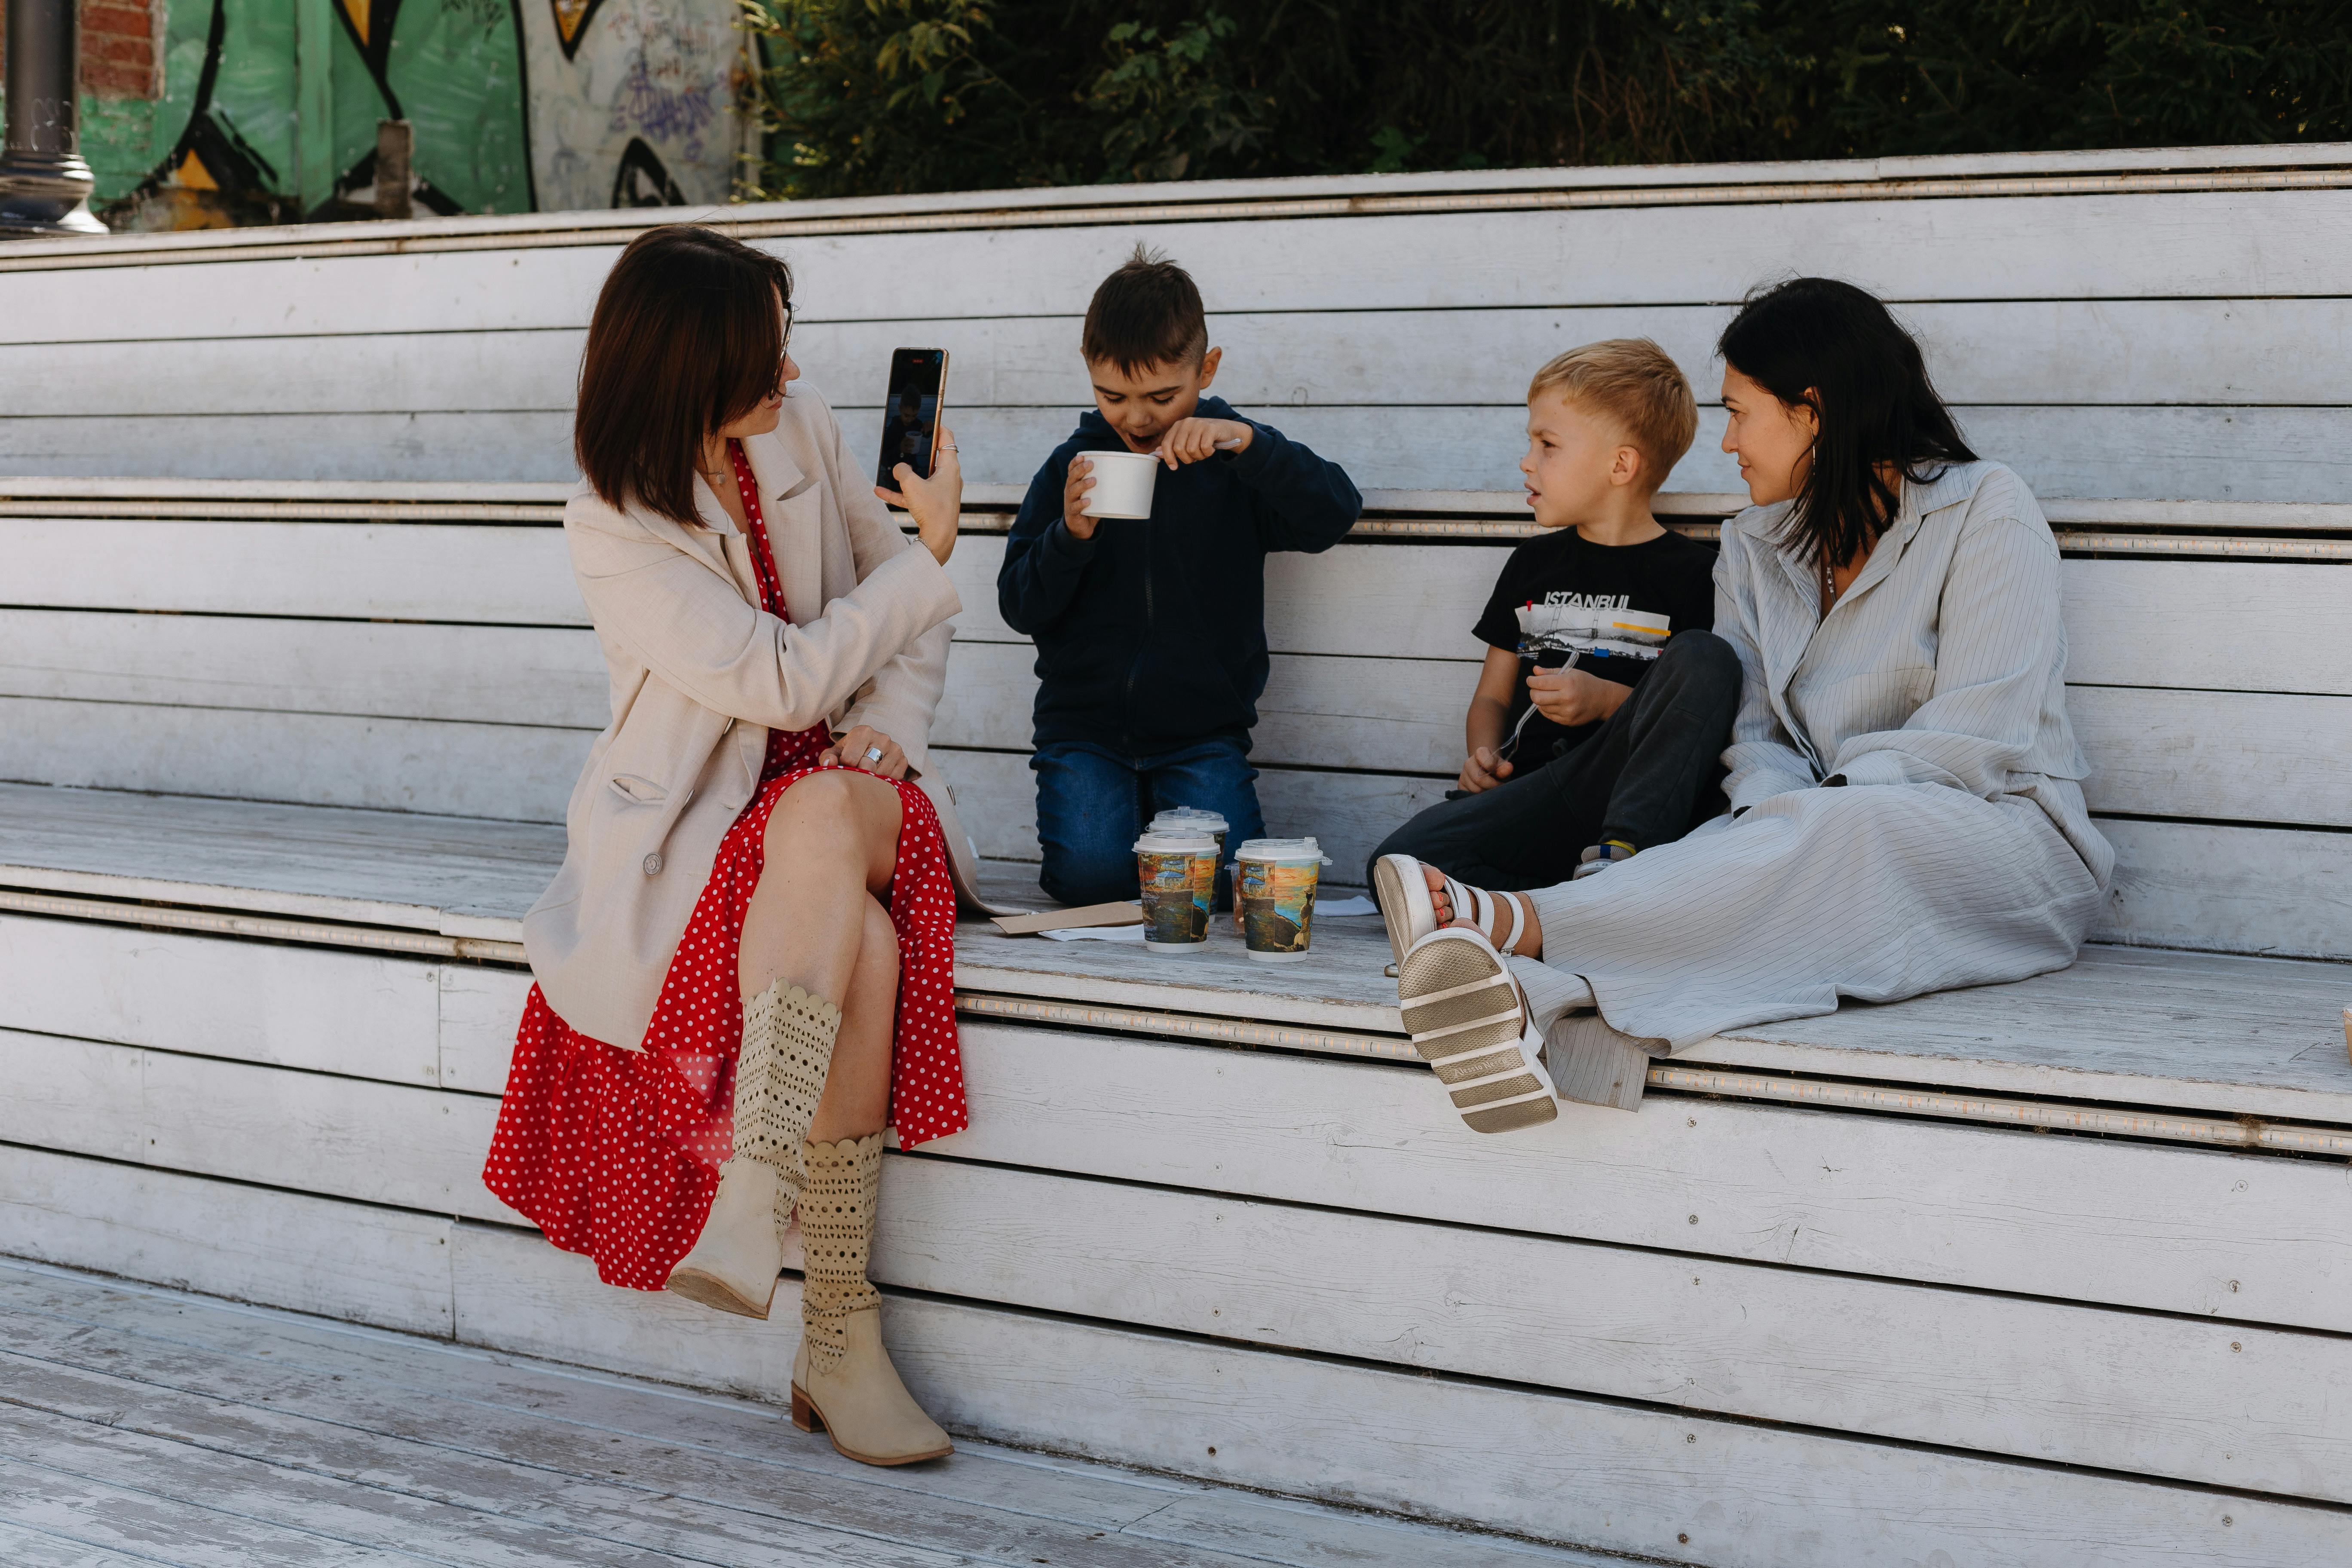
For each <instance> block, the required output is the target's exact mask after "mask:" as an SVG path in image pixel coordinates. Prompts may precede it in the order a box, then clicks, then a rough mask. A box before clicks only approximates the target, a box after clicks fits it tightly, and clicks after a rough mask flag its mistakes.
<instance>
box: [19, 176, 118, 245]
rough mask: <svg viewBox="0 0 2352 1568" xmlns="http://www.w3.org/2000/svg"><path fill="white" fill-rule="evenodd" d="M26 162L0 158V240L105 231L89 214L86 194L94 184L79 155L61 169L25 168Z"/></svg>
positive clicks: (102, 232)
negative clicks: (0, 238) (1, 238)
mask: <svg viewBox="0 0 2352 1568" xmlns="http://www.w3.org/2000/svg"><path fill="white" fill-rule="evenodd" d="M26 162H27V160H23V159H18V158H13V157H11V158H0V237H7V238H26V239H29V238H33V237H37V236H40V235H79V234H104V233H105V232H106V226H105V225H104V224H102V223H100V222H99V221H98V219H97V218H96V217H94V216H91V215H90V210H89V192H90V187H91V185H92V184H94V183H95V182H94V181H92V180H91V178H90V173H89V164H88V163H83V162H82V161H81V159H80V158H79V156H75V157H73V158H72V159H71V160H70V162H69V163H68V164H67V166H66V167H64V168H59V167H58V166H57V163H47V162H46V161H45V166H36V167H31V168H27V167H26V166H25V165H26Z"/></svg>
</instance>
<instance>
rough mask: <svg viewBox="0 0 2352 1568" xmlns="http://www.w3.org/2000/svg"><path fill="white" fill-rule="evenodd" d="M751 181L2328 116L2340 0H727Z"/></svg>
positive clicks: (2346, 131) (2344, 129)
mask: <svg viewBox="0 0 2352 1568" xmlns="http://www.w3.org/2000/svg"><path fill="white" fill-rule="evenodd" d="M743 5H744V14H745V19H746V24H747V26H750V27H751V30H752V31H753V32H754V33H755V34H757V35H758V36H759V44H760V47H761V52H762V58H763V59H764V61H765V64H766V69H765V71H764V73H763V84H764V86H763V94H764V105H765V110H766V112H767V115H768V124H769V162H768V166H767V172H766V184H767V186H768V189H769V194H771V195H795V196H818V195H867V194H874V193H881V192H912V191H937V190H974V189H986V188H992V187H1004V186H1020V185H1044V184H1097V183H1108V182H1123V181H1133V180H1166V179H1213V178H1228V177H1244V176H1252V175H1269V174H1337V173H1351V172H1360V171H1367V170H1395V169H1463V168H1481V167H1518V166H1528V165H1539V164H1578V163H1679V162H1696V161H1713V160H1726V159H1748V158H1811V157H1850V156H1863V155H1875V154H1893V153H1962V152H2000V151H2016V150H2022V149H2038V148H2077V147H2116V146H2160V145H2189V144H2197V143H2210V142H2273V141H2323V140H2337V139H2347V138H2352V0H2281V3H2278V4H2271V5H2264V4H2260V3H2258V0H2215V3H2213V4H2208V5H2196V4H2180V3H2179V0H2172V3H2167V0H2055V3H2053V0H1913V3H1911V4H1906V5H1896V4H1893V3H1891V0H1809V3H1800V0H1260V3H1259V4H1255V5H1248V4H1244V3H1243V0H1210V3H1208V4H1181V3H1177V0H1118V4H1115V5H1114V4H1109V3H1108V0H743Z"/></svg>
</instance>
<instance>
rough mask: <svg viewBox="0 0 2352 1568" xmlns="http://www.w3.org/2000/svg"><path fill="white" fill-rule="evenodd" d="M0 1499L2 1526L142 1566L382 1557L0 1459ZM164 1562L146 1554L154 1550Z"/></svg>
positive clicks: (244, 1567)
mask: <svg viewBox="0 0 2352 1568" xmlns="http://www.w3.org/2000/svg"><path fill="white" fill-rule="evenodd" d="M0 1494H5V1497H6V1498H7V1501H6V1502H5V1504H0V1506H5V1508H6V1509H7V1510H8V1515H9V1517H8V1519H7V1521H6V1522H9V1523H13V1524H16V1525H20V1526H25V1527H27V1528H32V1529H38V1530H44V1531H47V1532H49V1533H51V1534H53V1535H57V1536H60V1537H63V1538H64V1539H66V1540H68V1541H72V1542H78V1543H80V1544H84V1545H87V1546H89V1548H90V1549H91V1550H92V1552H108V1551H113V1550H121V1551H124V1552H138V1553H139V1554H140V1556H141V1557H142V1560H143V1561H146V1562H149V1563H154V1562H159V1561H160V1562H165V1563H172V1564H173V1565H174V1568H273V1565H277V1564H284V1565H286V1568H298V1565H299V1568H311V1565H313V1564H317V1565H320V1568H341V1565H343V1564H346V1563H350V1564H359V1563H383V1560H384V1554H383V1552H380V1551H377V1550H374V1549H373V1548H370V1547H366V1546H361V1545H354V1544H352V1543H350V1542H341V1541H337V1540H334V1539H333V1538H331V1537H326V1536H321V1535H320V1534H319V1533H317V1532H316V1531H308V1530H301V1529H297V1528H293V1527H290V1526H286V1525H279V1524H273V1523H270V1522H268V1521H263V1520H257V1519H254V1518H251V1517H249V1516H247V1515H243V1514H239V1513H236V1512H232V1511H228V1510H216V1509H212V1508H207V1507H204V1506H201V1505H195V1506H191V1505H189V1504H187V1503H184V1502H183V1501H181V1500H178V1499H176V1498H170V1497H158V1496H156V1495H154V1494H153V1493H152V1492H150V1491H148V1490H146V1489H143V1488H141V1487H137V1486H119V1485H110V1484H108V1483H106V1482H104V1481H99V1480H93V1479H87V1478H84V1477H82V1476H79V1475H76V1474H74V1473H73V1472H72V1471H70V1470H67V1469H63V1468H47V1467H45V1466H39V1465H36V1464H34V1463H32V1462H30V1461H27V1460H23V1459H18V1458H14V1457H12V1456H11V1455H10V1454H8V1453H5V1452H0ZM159 1547H160V1548H162V1549H163V1550H165V1551H168V1552H171V1553H172V1555H171V1556H170V1557H168V1558H157V1557H155V1556H152V1555H151V1553H152V1552H153V1551H154V1550H155V1549H156V1548H159Z"/></svg>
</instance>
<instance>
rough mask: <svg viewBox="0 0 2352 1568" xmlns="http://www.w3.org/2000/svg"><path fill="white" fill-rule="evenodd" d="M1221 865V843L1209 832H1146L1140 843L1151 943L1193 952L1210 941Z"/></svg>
mask: <svg viewBox="0 0 2352 1568" xmlns="http://www.w3.org/2000/svg"><path fill="white" fill-rule="evenodd" d="M1216 864H1217V848H1216V844H1215V842H1214V841H1213V840H1212V839H1211V838H1210V837H1209V836H1208V835H1207V834H1205V833H1199V832H1192V831H1179V832H1158V833H1146V834H1145V835H1144V836H1143V837H1140V838H1139V839H1137V840H1136V841H1135V876H1136V881H1137V882H1138V884H1139V887H1140V889H1141V893H1142V904H1143V945H1144V946H1145V947H1147V948H1150V949H1151V950H1152V951H1153V952H1193V951H1195V950H1197V949H1198V948H1199V947H1200V946H1201V945H1202V943H1203V942H1207V941H1208V940H1209V895H1208V892H1207V889H1208V888H1209V887H1210V886H1211V885H1213V879H1214V877H1215V875H1216V870H1215V868H1216Z"/></svg>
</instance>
